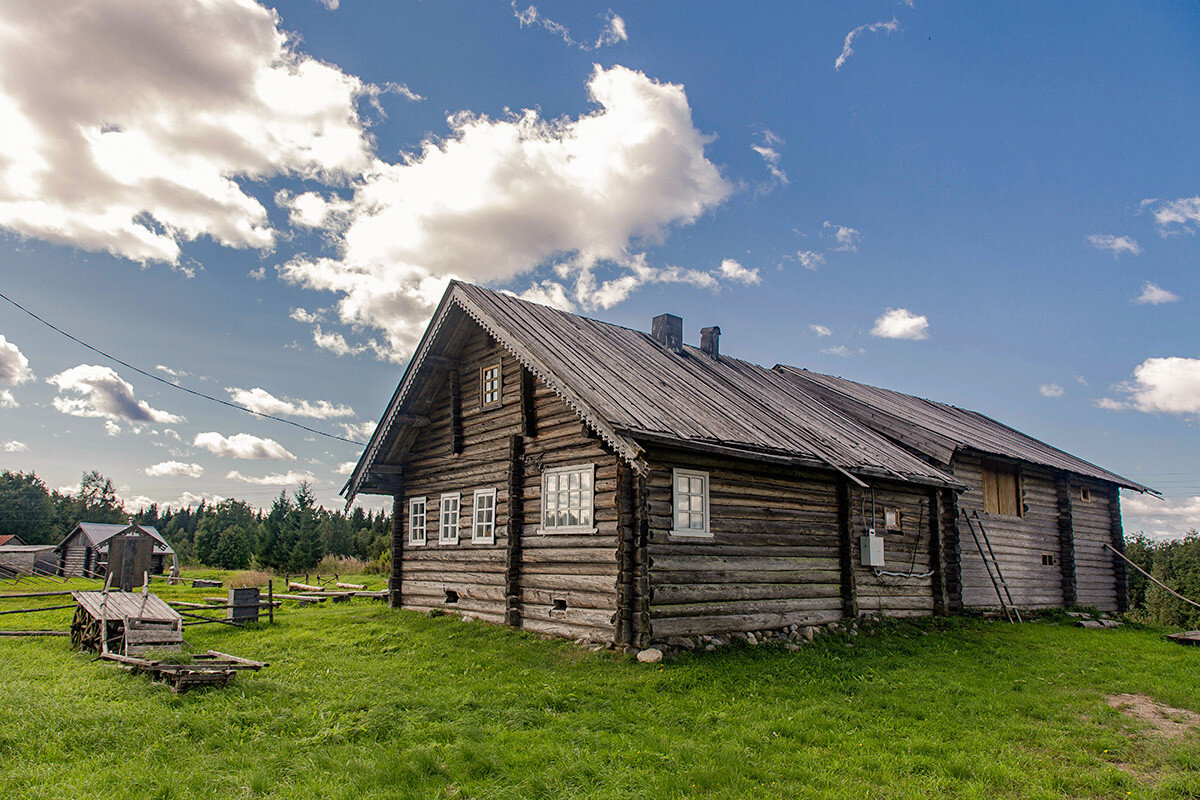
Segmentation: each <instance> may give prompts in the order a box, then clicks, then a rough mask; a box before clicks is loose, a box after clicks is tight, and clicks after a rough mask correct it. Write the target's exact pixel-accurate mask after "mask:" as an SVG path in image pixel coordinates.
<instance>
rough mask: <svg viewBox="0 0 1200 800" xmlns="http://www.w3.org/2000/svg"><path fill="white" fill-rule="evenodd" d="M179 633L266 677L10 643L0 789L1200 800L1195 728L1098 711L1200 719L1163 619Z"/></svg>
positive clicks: (354, 612)
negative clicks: (809, 628) (224, 680)
mask: <svg viewBox="0 0 1200 800" xmlns="http://www.w3.org/2000/svg"><path fill="white" fill-rule="evenodd" d="M372 578H373V580H372V582H373V583H374V584H375V585H378V584H379V583H380V578H379V577H378V576H372ZM368 580H371V578H369V579H368ZM160 588H161V594H163V595H164V596H174V597H184V596H187V597H193V598H194V597H196V596H198V595H202V594H215V593H217V592H214V591H213V590H192V589H190V588H187V589H185V588H182V587H180V588H168V587H161V585H156V589H160ZM3 591H11V589H4V590H3ZM57 599H58V598H47V599H46V601H47V604H50V602H49V601H51V600H57ZM14 602H16V601H12V600H0V610H2V609H3V608H13V607H18V606H16V605H14ZM21 602H23V604H26V605H29V604H31V601H21ZM70 613H71V612H69V611H60V612H46V613H45V614H43V615H38V616H40V617H42V618H41V619H32V618H30V615H14V616H8V617H0V620H2V621H0V627H2V628H15V627H30V628H33V627H39V628H40V627H62V628H64V629H65V627H66V625H67V623H68V621H69V619H70ZM185 638H186V639H187V640H188V641H189V643H191V645H192V646H193V647H194V648H195V649H196V650H198V651H203V649H205V648H214V649H217V650H223V651H225V652H229V653H234V654H236V655H240V656H244V657H247V658H253V659H260V660H264V661H268V662H270V664H271V666H270V667H269V668H267V669H265V670H263V671H261V672H259V673H256V674H248V675H243V676H241V677H239V678H238V679H237V681H235V683H234V684H232V685H230V686H229V687H227V688H224V689H215V690H210V691H203V692H192V693H187V694H183V695H174V694H172V693H171V691H170V690H169V689H167V688H165V687H163V686H161V685H159V684H154V683H151V682H150V681H149V680H148V679H147V678H145V677H143V676H134V675H130V674H128V673H126V672H125V671H124V670H121V669H119V668H117V667H116V666H115V665H113V664H107V663H102V662H97V663H93V662H91V661H90V659H89V657H88V656H86V655H83V654H80V653H76V652H72V651H71V650H70V649H69V645H68V642H67V640H66V639H63V638H51V639H17V638H7V639H0V714H2V719H3V722H2V726H0V797H3V798H29V799H30V800H32V799H33V798H85V797H112V798H119V797H139V798H140V797H153V798H181V799H182V798H210V797H211V798H221V800H230V799H231V798H242V797H278V798H289V799H290V800H295V799H296V798H306V799H307V798H355V799H356V800H367V799H368V798H399V797H422V798H423V797H430V798H459V797H461V798H466V797H476V798H545V797H553V798H559V797H572V798H575V797H579V798H608V797H628V798H633V797H649V798H673V797H689V796H696V797H712V796H719V797H759V798H773V799H775V798H793V797H837V798H859V797H861V798H902V797H914V798H915V797H922V798H924V797H970V798H994V797H1034V798H1038V797H1047V798H1049V797H1055V798H1057V797H1114V798H1116V797H1120V798H1125V797H1200V732H1198V731H1195V730H1193V731H1191V732H1190V733H1187V734H1185V735H1183V736H1176V737H1165V736H1160V735H1156V734H1153V733H1152V732H1150V731H1149V730H1148V729H1147V727H1146V726H1145V725H1144V724H1143V723H1139V722H1136V721H1134V720H1132V719H1131V718H1129V717H1128V716H1126V715H1125V714H1123V713H1122V712H1120V711H1117V710H1114V709H1113V708H1111V707H1110V706H1109V705H1108V704H1106V703H1105V697H1107V696H1108V695H1111V694H1115V693H1141V694H1146V695H1150V696H1151V697H1153V698H1154V699H1156V700H1158V701H1160V702H1162V703H1165V704H1167V705H1170V706H1174V707H1178V708H1184V709H1190V710H1192V711H1197V712H1200V682H1198V678H1200V648H1186V647H1180V646H1179V645H1176V644H1172V643H1169V642H1166V641H1164V640H1163V639H1162V636H1161V634H1160V633H1159V632H1155V631H1150V630H1146V629H1133V628H1121V629H1113V630H1084V629H1079V628H1073V627H1069V626H1067V625H1065V624H1057V623H1030V624H1024V625H1008V624H1005V623H988V622H983V621H975V620H950V621H943V622H941V623H940V624H935V623H934V622H932V621H924V622H919V623H913V624H903V625H901V624H886V625H883V626H881V627H880V628H879V629H876V630H874V631H872V632H869V633H864V634H862V635H859V636H853V637H852V636H849V635H845V634H839V635H835V636H828V637H825V638H823V639H818V641H817V642H816V643H815V644H813V645H809V646H807V647H806V648H805V649H803V650H801V651H800V652H797V653H789V652H787V651H785V650H782V649H774V648H757V649H756V648H738V649H732V650H727V651H724V652H716V653H702V654H694V655H688V656H685V657H681V658H679V659H677V660H674V661H671V662H668V663H666V664H660V665H644V664H637V663H635V662H634V661H633V660H632V659H631V658H630V657H628V656H623V655H618V654H614V653H610V652H599V653H592V652H588V651H587V650H585V649H581V648H579V647H577V646H575V645H573V644H570V643H566V642H559V641H545V640H543V639H541V638H538V637H536V636H532V635H529V634H526V633H520V632H513V631H511V630H507V629H502V628H496V627H492V626H489V625H485V624H483V623H479V622H472V623H463V622H460V621H457V620H456V619H455V618H453V617H434V618H428V617H424V616H421V615H419V614H416V613H412V612H398V611H392V610H389V609H387V608H386V607H384V606H383V605H382V604H381V603H377V602H374V601H369V600H355V601H353V602H352V603H349V604H342V605H336V606H329V607H309V608H303V609H298V608H295V607H292V606H289V607H286V608H285V609H284V610H283V611H282V612H281V613H278V614H277V616H276V624H275V626H274V627H270V628H268V627H265V626H263V627H260V628H258V629H254V630H235V629H232V628H227V627H225V626H218V625H202V626H198V627H194V628H188V629H186V631H185Z"/></svg>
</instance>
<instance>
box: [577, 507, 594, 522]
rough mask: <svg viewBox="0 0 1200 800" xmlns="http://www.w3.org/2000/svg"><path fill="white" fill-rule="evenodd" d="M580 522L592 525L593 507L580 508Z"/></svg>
mask: <svg viewBox="0 0 1200 800" xmlns="http://www.w3.org/2000/svg"><path fill="white" fill-rule="evenodd" d="M579 524H580V525H591V524H592V511H591V509H588V508H583V509H580V511H579Z"/></svg>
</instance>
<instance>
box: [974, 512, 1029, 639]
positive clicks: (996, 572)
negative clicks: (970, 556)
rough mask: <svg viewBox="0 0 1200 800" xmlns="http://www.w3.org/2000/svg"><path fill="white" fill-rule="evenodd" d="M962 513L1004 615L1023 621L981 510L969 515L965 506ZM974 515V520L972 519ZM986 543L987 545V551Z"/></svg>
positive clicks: (1014, 620)
mask: <svg viewBox="0 0 1200 800" xmlns="http://www.w3.org/2000/svg"><path fill="white" fill-rule="evenodd" d="M962 515H963V517H964V518H965V519H966V520H967V527H968V528H970V529H971V537H972V538H973V539H974V540H975V549H976V550H978V551H979V557H980V558H981V559H983V566H984V568H985V569H986V570H987V574H988V577H989V578H991V580H992V588H993V589H995V590H996V598H997V599H998V600H999V601H1000V608H1001V609H1003V611H1004V616H1005V617H1007V618H1008V621H1009V622H1021V621H1022V620H1021V612H1020V610H1019V609H1017V606H1016V603H1014V602H1013V598H1012V592H1010V591H1009V590H1008V584H1007V583H1005V581H1004V573H1003V572H1001V571H1000V562H999V561H998V560H997V559H996V553H995V551H994V550H992V542H991V540H990V539H988V535H987V530H986V529H985V528H984V527H983V520H981V519H980V518H979V512H978V511H972V512H971V514H970V515H968V514H967V510H966V509H965V508H964V509H963V510H962ZM972 517H973V518H974V521H972ZM975 523H979V533H976V532H975ZM980 537H982V538H983V543H982V544H980V542H979V539H980ZM984 545H987V550H986V551H985V550H984ZM1005 597H1007V598H1008V602H1005V600H1004V599H1005ZM1014 617H1015V619H1014Z"/></svg>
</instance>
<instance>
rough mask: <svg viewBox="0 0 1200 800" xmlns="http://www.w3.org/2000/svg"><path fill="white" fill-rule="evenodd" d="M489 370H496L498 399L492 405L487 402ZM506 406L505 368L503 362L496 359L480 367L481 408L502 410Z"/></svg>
mask: <svg viewBox="0 0 1200 800" xmlns="http://www.w3.org/2000/svg"><path fill="white" fill-rule="evenodd" d="M489 369H495V370H496V399H495V400H493V401H491V402H490V403H489V402H488V401H487V399H486V398H487V372H488V370H489ZM503 405H504V368H503V361H502V360H501V359H496V360H495V361H489V362H488V363H486V364H480V365H479V407H480V408H481V409H485V410H486V409H492V408H500V407H501V406H503Z"/></svg>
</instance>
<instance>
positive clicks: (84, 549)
mask: <svg viewBox="0 0 1200 800" xmlns="http://www.w3.org/2000/svg"><path fill="white" fill-rule="evenodd" d="M141 535H144V536H149V537H151V538H152V539H153V540H154V542H153V545H152V547H151V551H150V553H151V555H150V564H151V568H150V571H151V572H152V573H153V574H155V575H161V574H162V573H163V572H164V571H166V569H167V564H168V563H170V564H174V563H175V551H174V550H173V549H172V548H171V545H169V544H167V540H166V539H164V538H163V537H162V534H160V533H159V532H158V530H157V529H156V528H155V527H154V526H152V525H117V524H110V523H105V522H80V523H79V524H77V525H76V526H75V529H74V530H73V531H71V532H70V533H69V534H68V535H67V537H66V538H65V539H63V540H62V541H61V542H59V544H58V546H57V547H55V548H54V553H55V555H56V556H57V559H58V574H59V575H62V576H64V577H67V576H83V577H86V578H103V577H104V576H105V574H106V572H107V570H108V546H109V543H110V541H111V540H112V538H113V537H114V536H141Z"/></svg>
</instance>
